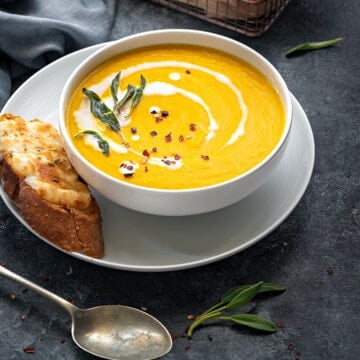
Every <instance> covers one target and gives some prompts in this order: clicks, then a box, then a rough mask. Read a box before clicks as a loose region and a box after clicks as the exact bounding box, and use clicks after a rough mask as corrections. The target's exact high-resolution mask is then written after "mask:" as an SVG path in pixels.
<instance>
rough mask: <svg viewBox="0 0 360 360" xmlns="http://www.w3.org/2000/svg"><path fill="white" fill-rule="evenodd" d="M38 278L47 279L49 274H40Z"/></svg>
mask: <svg viewBox="0 0 360 360" xmlns="http://www.w3.org/2000/svg"><path fill="white" fill-rule="evenodd" d="M38 278H39V279H40V280H43V281H48V280H49V279H50V277H49V275H45V274H40V275H39V276H38Z"/></svg>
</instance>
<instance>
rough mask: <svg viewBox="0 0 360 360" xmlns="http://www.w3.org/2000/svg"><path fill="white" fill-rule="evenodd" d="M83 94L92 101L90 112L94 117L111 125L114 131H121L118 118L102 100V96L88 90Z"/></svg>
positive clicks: (84, 89)
mask: <svg viewBox="0 0 360 360" xmlns="http://www.w3.org/2000/svg"><path fill="white" fill-rule="evenodd" d="M83 93H84V94H85V95H86V96H87V97H88V98H89V100H90V110H91V112H92V113H93V115H94V116H95V117H96V118H98V119H99V120H100V121H102V122H103V123H104V124H107V125H109V126H110V128H111V129H112V130H114V131H119V130H120V123H119V120H118V119H117V118H116V116H115V114H114V112H113V111H112V110H111V109H109V107H108V106H107V105H106V104H105V103H104V102H103V101H102V100H101V99H100V96H99V95H98V94H96V93H95V92H94V91H92V90H89V89H86V88H83Z"/></svg>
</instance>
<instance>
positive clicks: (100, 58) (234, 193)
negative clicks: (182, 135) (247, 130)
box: [59, 29, 292, 216]
mask: <svg viewBox="0 0 360 360" xmlns="http://www.w3.org/2000/svg"><path fill="white" fill-rule="evenodd" d="M169 43H172V44H176V43H178V44H192V45H200V46H206V47H210V48H214V49H218V50H222V51H225V52H226V53H229V54H231V55H235V56H236V57H238V58H241V59H243V60H245V61H246V62H248V63H250V64H252V65H253V66H254V67H255V68H257V69H258V70H259V71H260V72H261V73H263V74H264V75H265V76H266V77H267V78H268V79H269V80H270V82H271V83H272V85H273V86H274V87H275V89H276V90H277V91H278V93H279V95H280V97H281V98H282V101H283V104H284V107H285V116H286V120H285V129H284V132H283V134H282V136H281V139H280V141H279V142H278V144H277V145H276V147H275V148H274V149H273V151H272V152H271V153H270V154H269V155H268V156H267V157H266V158H265V159H264V160H263V161H262V162H261V163H259V164H258V165H257V166H255V167H253V168H252V169H250V170H249V171H247V172H246V173H244V174H242V175H240V176H237V177H234V178H233V179H231V180H228V181H225V182H221V183H218V184H215V185H211V186H206V187H201V188H194V189H179V190H167V189H166V190H162V189H154V188H150V187H149V188H147V187H145V186H138V185H133V184H130V183H128V182H125V181H121V180H119V179H115V178H113V177H111V176H109V175H107V174H105V173H103V172H102V171H100V170H99V169H97V168H96V167H95V166H93V165H92V164H91V163H89V162H88V161H87V160H86V159H85V158H84V157H83V156H81V155H80V153H79V152H78V151H77V149H76V148H75V146H74V145H73V142H72V140H71V136H70V134H69V132H68V130H67V127H66V105H67V103H68V101H69V98H70V96H71V94H72V93H73V91H74V89H75V87H76V86H77V85H78V84H79V83H80V82H81V80H83V79H84V78H85V77H86V76H87V75H88V74H89V73H90V72H92V71H93V70H94V69H95V68H96V67H98V66H99V65H100V64H102V63H103V62H105V61H106V60H107V59H109V58H111V57H113V56H115V55H117V54H119V53H122V52H126V51H129V50H132V49H136V48H140V47H144V46H149V45H160V44H169ZM291 117H292V104H291V99H290V94H289V91H288V89H287V86H286V84H285V82H284V80H283V78H282V77H281V75H280V74H279V73H278V71H277V70H276V69H275V68H274V67H273V66H272V65H271V64H270V63H269V62H268V61H267V60H266V59H265V58H264V57H263V56H261V55H260V54H259V53H257V52H256V51H254V50H252V49H251V48H249V47H248V46H246V45H244V44H241V43H239V42H237V41H235V40H232V39H229V38H227V37H224V36H220V35H217V34H213V33H208V32H202V31H196V30H181V29H174V30H157V31H149V32H144V33H140V34H136V35H132V36H129V37H125V38H122V39H120V40H117V41H114V42H111V43H109V44H108V45H105V46H104V47H103V48H101V49H100V50H98V51H96V52H95V53H94V54H92V55H91V56H89V57H88V58H87V59H86V60H85V61H83V62H82V63H81V64H80V65H79V66H78V67H77V68H76V69H75V70H74V71H73V73H72V75H71V76H70V78H69V79H68V80H67V82H66V84H65V86H64V89H63V91H62V93H61V97H60V104H59V126H60V133H61V135H62V137H63V140H64V147H65V150H66V153H67V155H68V157H69V159H70V161H71V163H72V164H73V166H74V168H75V169H76V170H77V172H78V173H79V175H80V176H81V177H82V178H83V179H84V180H85V181H86V182H87V183H88V184H89V185H90V186H91V187H93V188H94V189H95V190H96V191H97V192H99V193H100V194H102V195H103V196H105V197H106V198H108V199H110V200H111V201H113V202H115V203H117V204H119V205H122V206H125V207H127V208H130V209H133V210H137V211H141V212H145V213H149V214H155V215H172V216H178V215H193V214H199V213H205V212H209V211H213V210H217V209H221V208H223V207H226V206H228V205H231V204H234V203H235V202H237V201H239V200H241V199H242V198H244V197H245V196H247V195H249V194H250V193H252V192H253V191H255V190H256V189H258V188H259V187H260V186H261V185H263V184H264V183H265V182H266V180H267V179H268V178H269V176H270V175H271V174H272V173H273V171H274V170H275V168H276V166H277V165H278V163H279V162H280V160H281V159H282V157H283V155H284V153H285V150H286V145H287V139H288V135H289V131H290V127H291Z"/></svg>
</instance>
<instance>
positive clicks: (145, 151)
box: [128, 149, 150, 169]
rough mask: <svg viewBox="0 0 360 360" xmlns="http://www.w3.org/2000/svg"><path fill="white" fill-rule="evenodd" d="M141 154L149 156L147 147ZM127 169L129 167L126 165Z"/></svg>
mask: <svg viewBox="0 0 360 360" xmlns="http://www.w3.org/2000/svg"><path fill="white" fill-rule="evenodd" d="M142 154H143V155H144V156H146V157H150V153H149V151H148V150H147V149H145V150H144V151H143V152H142ZM128 169H129V167H128Z"/></svg>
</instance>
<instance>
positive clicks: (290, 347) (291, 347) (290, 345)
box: [287, 343, 295, 350]
mask: <svg viewBox="0 0 360 360" xmlns="http://www.w3.org/2000/svg"><path fill="white" fill-rule="evenodd" d="M287 348H288V349H289V350H294V349H295V344H293V343H290V344H288V346H287Z"/></svg>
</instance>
